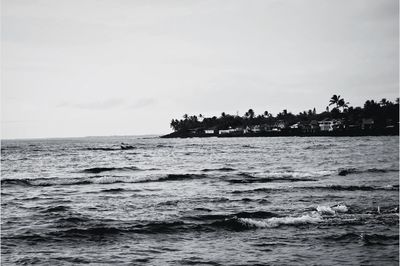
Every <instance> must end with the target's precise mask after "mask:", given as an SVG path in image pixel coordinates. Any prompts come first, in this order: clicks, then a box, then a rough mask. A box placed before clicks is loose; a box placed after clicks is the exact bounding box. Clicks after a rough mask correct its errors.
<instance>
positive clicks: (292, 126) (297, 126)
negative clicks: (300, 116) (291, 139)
mask: <svg viewBox="0 0 400 266" xmlns="http://www.w3.org/2000/svg"><path fill="white" fill-rule="evenodd" d="M301 127H302V125H301V123H300V122H297V123H296V124H293V125H291V126H290V128H291V129H299V128H301Z"/></svg>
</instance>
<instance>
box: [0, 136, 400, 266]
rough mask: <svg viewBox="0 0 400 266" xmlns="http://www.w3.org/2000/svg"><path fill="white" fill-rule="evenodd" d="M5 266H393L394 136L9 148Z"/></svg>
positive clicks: (85, 142) (20, 144) (59, 142)
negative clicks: (124, 145)
mask: <svg viewBox="0 0 400 266" xmlns="http://www.w3.org/2000/svg"><path fill="white" fill-rule="evenodd" d="M121 142H123V143H127V144H129V145H131V146H133V148H132V149H126V150H121V148H120V144H121ZM1 264H2V265H15V264H17V265H18V264H19V265H30V264H37V265H77V264H92V265H110V264H115V265H398V264H399V137H398V136H392V137H389V136H385V137H303V138H302V137H274V138H261V137H260V138H192V139H160V138H158V137H146V136H145V137H87V138H71V139H40V140H39V139H38V140H2V141H1Z"/></svg>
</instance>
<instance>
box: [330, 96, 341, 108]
mask: <svg viewBox="0 0 400 266" xmlns="http://www.w3.org/2000/svg"><path fill="white" fill-rule="evenodd" d="M340 99H341V98H340V95H336V94H334V95H333V96H332V97H331V99H330V100H329V106H331V105H332V104H336V107H338V103H339V101H340Z"/></svg>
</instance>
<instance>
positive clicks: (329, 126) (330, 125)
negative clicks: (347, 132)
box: [318, 118, 341, 131]
mask: <svg viewBox="0 0 400 266" xmlns="http://www.w3.org/2000/svg"><path fill="white" fill-rule="evenodd" d="M318 125H319V128H320V129H321V131H333V130H335V129H337V128H338V127H339V126H340V125H341V122H340V121H338V120H329V119H328V118H326V119H324V120H322V121H319V122H318Z"/></svg>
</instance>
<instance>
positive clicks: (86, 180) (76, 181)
mask: <svg viewBox="0 0 400 266" xmlns="http://www.w3.org/2000/svg"><path fill="white" fill-rule="evenodd" d="M206 177H207V176H206V175H201V174H168V175H163V176H152V177H142V178H141V177H132V176H93V177H82V178H35V179H11V178H6V179H2V180H1V185H2V186H40V187H44V186H55V185H66V186H70V185H89V184H115V183H147V182H166V181H182V180H193V179H200V178H206ZM104 192H113V191H104ZM114 192H117V191H114Z"/></svg>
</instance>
